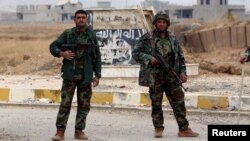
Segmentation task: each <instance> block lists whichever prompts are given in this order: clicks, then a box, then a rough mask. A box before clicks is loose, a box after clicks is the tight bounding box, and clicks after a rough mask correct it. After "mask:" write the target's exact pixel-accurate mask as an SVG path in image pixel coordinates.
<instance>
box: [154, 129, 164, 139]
mask: <svg viewBox="0 0 250 141" xmlns="http://www.w3.org/2000/svg"><path fill="white" fill-rule="evenodd" d="M163 130H164V129H163V128H162V127H157V128H155V138H162V132H163Z"/></svg>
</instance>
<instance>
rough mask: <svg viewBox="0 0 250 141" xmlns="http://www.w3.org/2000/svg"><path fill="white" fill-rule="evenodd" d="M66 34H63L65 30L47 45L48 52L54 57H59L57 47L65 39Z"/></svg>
mask: <svg viewBox="0 0 250 141" xmlns="http://www.w3.org/2000/svg"><path fill="white" fill-rule="evenodd" d="M65 38H66V36H65V31H64V32H63V33H62V34H61V35H60V36H59V37H58V38H57V39H56V40H54V41H53V42H52V43H51V44H50V46H49V50H50V53H51V54H52V55H53V56H54V57H61V56H60V49H59V47H60V46H61V45H62V44H64V43H65V41H66V39H65Z"/></svg>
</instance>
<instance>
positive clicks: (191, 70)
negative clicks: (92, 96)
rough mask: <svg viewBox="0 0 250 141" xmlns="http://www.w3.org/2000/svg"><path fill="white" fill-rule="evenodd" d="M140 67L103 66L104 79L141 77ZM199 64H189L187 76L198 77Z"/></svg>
mask: <svg viewBox="0 0 250 141" xmlns="http://www.w3.org/2000/svg"><path fill="white" fill-rule="evenodd" d="M139 69H140V66H139V65H118V66H115V65H103V66H102V77H104V78H109V77H110V78H114V77H130V78H131V77H139ZM198 74H199V64H187V75H198Z"/></svg>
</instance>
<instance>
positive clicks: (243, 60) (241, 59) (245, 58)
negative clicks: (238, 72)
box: [240, 56, 248, 64]
mask: <svg viewBox="0 0 250 141" xmlns="http://www.w3.org/2000/svg"><path fill="white" fill-rule="evenodd" d="M247 61H248V60H247V57H245V56H242V57H240V63H241V64H244V63H245V62H247Z"/></svg>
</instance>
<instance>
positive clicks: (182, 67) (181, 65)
mask: <svg viewBox="0 0 250 141" xmlns="http://www.w3.org/2000/svg"><path fill="white" fill-rule="evenodd" d="M175 42H176V43H175V44H176V46H177V48H178V50H179V51H178V57H179V68H180V73H184V74H186V75H187V68H186V62H185V57H184V54H183V51H182V48H181V46H180V43H179V41H178V40H177V39H176V40H175Z"/></svg>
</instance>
